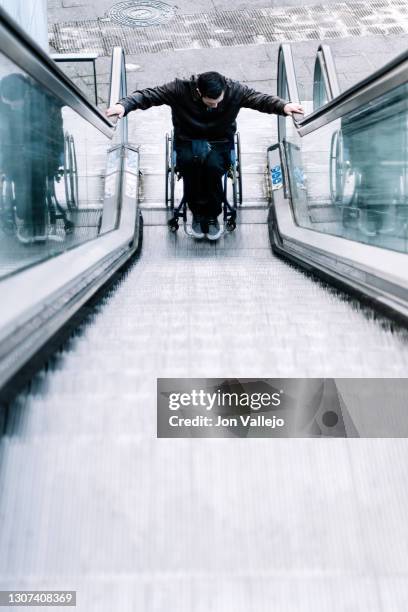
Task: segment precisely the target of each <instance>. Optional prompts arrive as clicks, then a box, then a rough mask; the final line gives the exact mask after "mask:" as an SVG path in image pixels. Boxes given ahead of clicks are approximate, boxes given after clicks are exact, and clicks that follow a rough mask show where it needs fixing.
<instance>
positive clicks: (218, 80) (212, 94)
mask: <svg viewBox="0 0 408 612" xmlns="http://www.w3.org/2000/svg"><path fill="white" fill-rule="evenodd" d="M225 87H226V80H225V77H223V76H222V74H219V73H218V72H203V73H202V74H200V75H199V76H198V79H197V91H198V93H199V94H200V96H201V100H202V101H203V103H204V104H205V105H206V106H208V107H209V108H217V106H218V104H219V103H220V102H222V100H223V99H224V93H225Z"/></svg>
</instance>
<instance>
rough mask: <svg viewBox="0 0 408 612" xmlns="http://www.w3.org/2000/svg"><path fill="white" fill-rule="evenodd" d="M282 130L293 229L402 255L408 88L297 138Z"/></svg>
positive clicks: (407, 236)
mask: <svg viewBox="0 0 408 612" xmlns="http://www.w3.org/2000/svg"><path fill="white" fill-rule="evenodd" d="M287 124H288V125H287V129H286V139H285V142H284V147H285V151H286V157H287V160H288V165H289V183H290V189H291V195H292V202H293V208H294V215H295V220H296V222H297V224H298V225H300V226H302V227H306V228H309V229H313V230H316V231H319V232H324V233H328V234H333V235H336V236H342V237H344V238H348V239H350V240H354V241H358V242H364V243H367V244H371V245H375V246H379V247H383V248H386V249H392V250H396V251H402V252H407V251H408V179H407V174H408V149H407V144H408V142H407V141H408V139H407V130H408V85H407V84H404V85H401V86H400V87H398V88H395V89H394V90H392V91H389V92H387V93H386V94H384V95H382V96H381V97H379V98H378V99H376V100H375V101H373V102H370V103H369V104H367V105H364V106H362V107H361V108H359V109H358V110H357V111H353V112H352V113H349V114H348V115H346V116H345V117H343V118H342V119H339V120H336V121H333V122H331V123H330V124H328V125H326V126H325V127H324V128H321V129H319V130H317V131H316V132H313V133H312V134H309V135H307V136H305V137H304V138H300V137H299V136H298V135H297V133H296V131H295V130H294V129H293V126H292V125H290V124H291V122H289V121H287ZM289 125H290V127H289Z"/></svg>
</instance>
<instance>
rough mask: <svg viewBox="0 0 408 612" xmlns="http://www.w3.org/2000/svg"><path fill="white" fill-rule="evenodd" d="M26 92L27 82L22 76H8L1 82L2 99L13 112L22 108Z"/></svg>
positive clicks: (0, 93) (0, 92)
mask: <svg viewBox="0 0 408 612" xmlns="http://www.w3.org/2000/svg"><path fill="white" fill-rule="evenodd" d="M26 92H27V82H26V79H25V78H24V76H23V75H22V74H8V75H7V76H5V77H4V78H3V79H2V80H1V83H0V95H1V99H2V100H3V102H5V103H6V104H8V105H9V106H11V108H12V109H13V110H16V109H18V108H22V106H23V105H24V98H25V95H26Z"/></svg>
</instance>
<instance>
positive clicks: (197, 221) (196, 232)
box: [191, 215, 204, 239]
mask: <svg viewBox="0 0 408 612" xmlns="http://www.w3.org/2000/svg"><path fill="white" fill-rule="evenodd" d="M191 234H192V235H193V237H194V238H197V239H200V238H204V232H203V228H202V227H201V217H195V216H194V215H193V222H192V224H191Z"/></svg>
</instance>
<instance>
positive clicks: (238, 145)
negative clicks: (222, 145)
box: [234, 132, 242, 206]
mask: <svg viewBox="0 0 408 612" xmlns="http://www.w3.org/2000/svg"><path fill="white" fill-rule="evenodd" d="M235 151H236V156H237V162H236V177H237V179H238V184H237V196H236V197H237V205H238V206H242V164H241V139H240V136H239V132H237V133H236V134H235ZM234 199H235V198H234Z"/></svg>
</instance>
